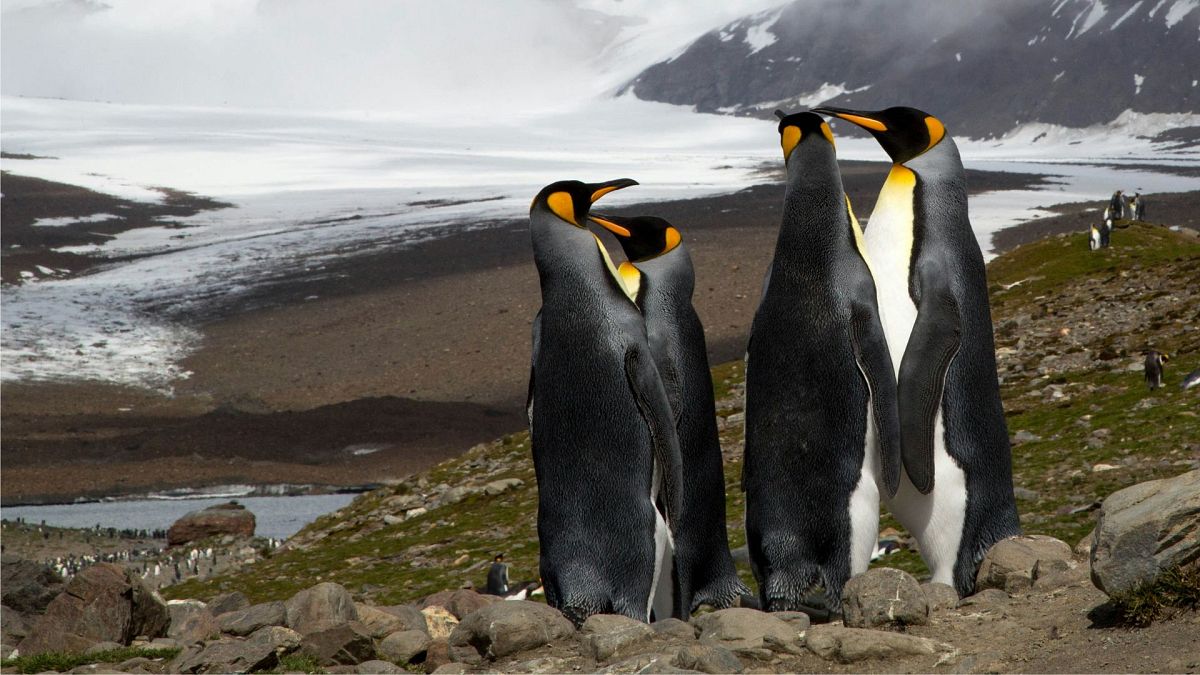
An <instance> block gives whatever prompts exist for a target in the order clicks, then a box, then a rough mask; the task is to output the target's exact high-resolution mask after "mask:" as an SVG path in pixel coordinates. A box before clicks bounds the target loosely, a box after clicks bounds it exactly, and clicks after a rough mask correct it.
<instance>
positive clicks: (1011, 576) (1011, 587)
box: [975, 534, 1072, 593]
mask: <svg viewBox="0 0 1200 675" xmlns="http://www.w3.org/2000/svg"><path fill="white" fill-rule="evenodd" d="M1071 557H1072V553H1071V547H1070V546H1067V545H1066V544H1065V543H1063V542H1062V541H1059V540H1058V539H1055V538H1054V537H1047V536H1046V535H1042V534H1032V535H1018V536H1016V537H1009V538H1007V539H1001V540H1000V541H998V542H996V543H995V545H993V546H992V548H991V550H989V551H988V552H987V554H986V555H984V556H983V560H982V561H980V563H979V570H978V571H977V572H976V573H975V588H976V590H982V589H985V588H999V589H1003V590H1004V591H1006V592H1008V593H1015V592H1017V591H1021V590H1026V589H1029V588H1030V587H1032V586H1033V582H1034V581H1036V580H1037V574H1036V572H1035V570H1036V569H1038V568H1039V567H1042V568H1044V569H1049V568H1047V567H1045V566H1046V565H1048V564H1052V563H1054V562H1055V561H1062V562H1069V561H1070V560H1071ZM1039 563H1040V565H1039Z"/></svg>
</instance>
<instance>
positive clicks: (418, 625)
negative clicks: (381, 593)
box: [359, 605, 429, 633]
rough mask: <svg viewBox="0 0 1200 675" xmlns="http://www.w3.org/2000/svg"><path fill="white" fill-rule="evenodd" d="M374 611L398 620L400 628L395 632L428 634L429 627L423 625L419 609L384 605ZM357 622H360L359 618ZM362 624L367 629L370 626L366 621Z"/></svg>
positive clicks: (423, 619)
mask: <svg viewBox="0 0 1200 675" xmlns="http://www.w3.org/2000/svg"><path fill="white" fill-rule="evenodd" d="M375 609H378V610H380V611H383V612H387V613H388V614H391V615H392V616H394V617H396V618H397V619H399V620H400V626H399V627H398V628H397V629H396V630H423V631H425V632H426V633H428V632H429V626H428V625H427V624H426V623H425V615H424V614H422V613H421V609H420V608H419V607H414V606H412V605H385V606H380V607H376V608H375ZM359 620H360V621H362V617H361V616H360V617H359ZM363 623H366V624H367V625H368V627H369V626H370V624H369V623H368V622H366V621H363Z"/></svg>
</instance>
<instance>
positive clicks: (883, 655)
mask: <svg viewBox="0 0 1200 675" xmlns="http://www.w3.org/2000/svg"><path fill="white" fill-rule="evenodd" d="M806 643H807V645H808V648H809V650H811V651H812V653H814V654H816V655H817V656H819V657H821V658H823V659H826V660H828V661H839V662H841V663H854V662H857V661H864V660H866V659H887V658H895V657H902V656H929V655H933V654H937V653H939V652H946V653H949V652H953V651H954V648H953V647H951V646H950V645H946V644H941V643H938V642H934V641H933V640H930V639H929V638H923V637H917V636H915V635H906V634H904V633H893V632H890V631H882V630H866V629H863V628H846V627H844V626H834V625H823V626H813V627H812V628H811V629H810V630H809V631H808V639H807V641H806Z"/></svg>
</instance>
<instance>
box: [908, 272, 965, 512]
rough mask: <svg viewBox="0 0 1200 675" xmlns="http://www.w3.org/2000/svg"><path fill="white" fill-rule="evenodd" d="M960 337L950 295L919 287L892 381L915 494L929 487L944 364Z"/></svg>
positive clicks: (958, 322)
mask: <svg viewBox="0 0 1200 675" xmlns="http://www.w3.org/2000/svg"><path fill="white" fill-rule="evenodd" d="M961 337H962V324H961V321H960V317H959V311H958V302H957V301H956V300H955V299H954V296H953V295H952V294H951V293H949V292H948V291H941V290H938V289H929V290H928V291H926V292H925V293H923V294H922V297H921V300H920V304H919V305H918V307H917V320H916V322H915V323H914V324H913V328H912V333H911V334H910V336H909V338H908V346H907V347H906V348H905V350H904V357H903V358H902V359H901V360H900V376H899V378H897V381H896V394H897V396H898V398H899V413H900V452H901V457H902V459H903V462H904V470H905V472H907V473H908V478H909V480H911V481H912V484H913V487H915V488H917V490H918V491H919V492H920V493H921V494H929V492H930V491H932V490H933V481H934V476H933V449H934V433H935V432H936V426H937V416H938V412H939V411H940V410H941V409H942V389H943V387H944V386H945V384H946V370H947V369H949V368H950V362H951V361H953V360H954V355H955V354H957V353H958V347H959V344H960V342H961Z"/></svg>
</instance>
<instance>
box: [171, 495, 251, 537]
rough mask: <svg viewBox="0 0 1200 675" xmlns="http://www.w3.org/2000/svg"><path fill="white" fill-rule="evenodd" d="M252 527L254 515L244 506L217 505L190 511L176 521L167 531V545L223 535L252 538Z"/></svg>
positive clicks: (230, 503)
mask: <svg viewBox="0 0 1200 675" xmlns="http://www.w3.org/2000/svg"><path fill="white" fill-rule="evenodd" d="M254 526H255V521H254V514H253V513H250V512H249V511H247V510H246V507H245V506H242V505H241V504H238V503H237V502H229V503H228V504H218V505H216V506H210V507H208V508H207V509H201V510H199V511H192V512H191V513H188V514H187V515H185V516H183V517H182V518H180V519H179V520H176V521H175V523H174V524H172V525H171V528H170V529H169V530H167V544H168V545H170V546H179V545H181V544H186V543H188V542H191V541H199V540H201V539H206V538H208V537H215V536H220V535H223V534H232V535H234V536H238V537H253V536H254Z"/></svg>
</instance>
